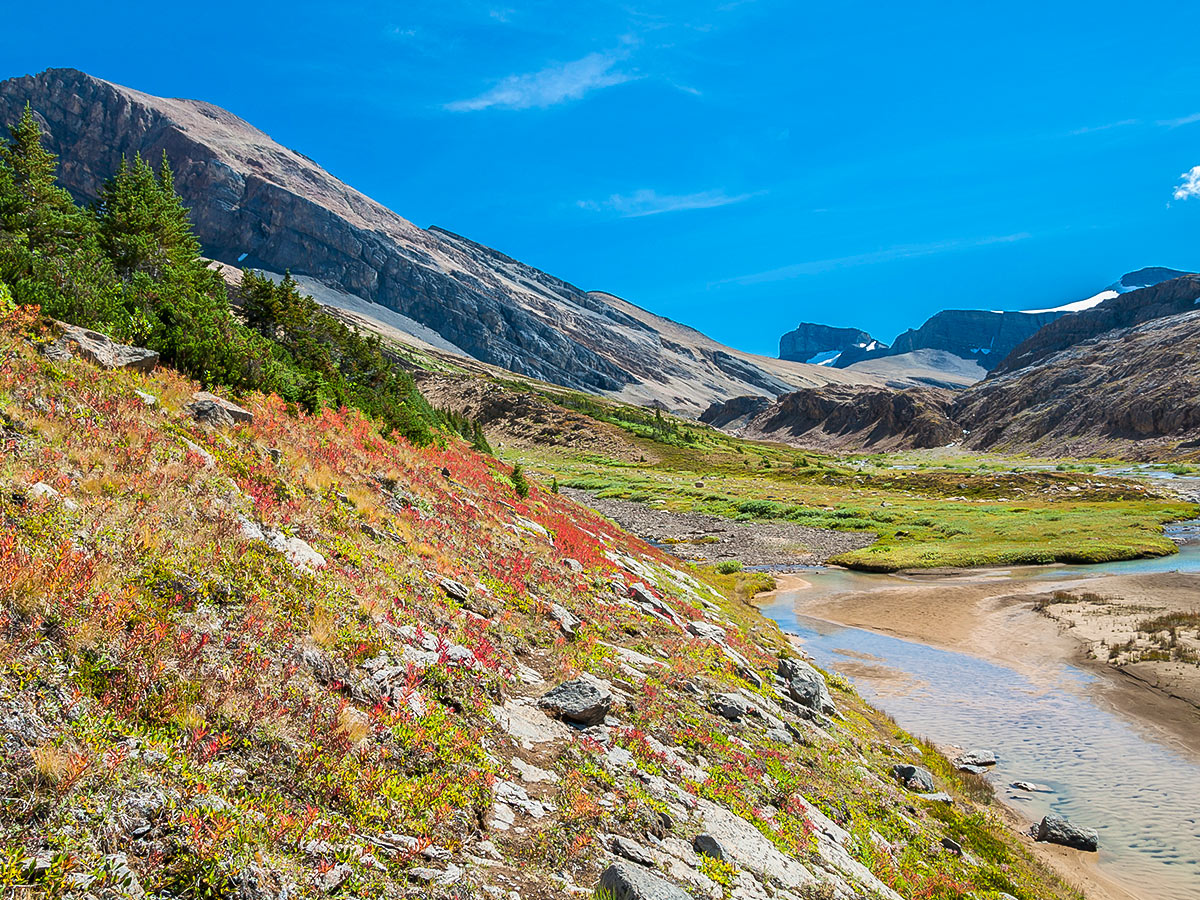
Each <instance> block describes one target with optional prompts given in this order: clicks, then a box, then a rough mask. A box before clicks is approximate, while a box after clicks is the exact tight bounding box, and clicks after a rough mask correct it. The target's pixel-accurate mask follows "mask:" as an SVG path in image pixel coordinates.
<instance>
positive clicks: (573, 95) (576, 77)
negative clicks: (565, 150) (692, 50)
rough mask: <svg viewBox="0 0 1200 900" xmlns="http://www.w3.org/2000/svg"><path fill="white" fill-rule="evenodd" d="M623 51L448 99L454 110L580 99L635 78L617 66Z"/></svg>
mask: <svg viewBox="0 0 1200 900" xmlns="http://www.w3.org/2000/svg"><path fill="white" fill-rule="evenodd" d="M621 59H622V56H621V55H618V54H609V53H589V54H588V55H587V56H585V57H583V58H582V59H577V60H574V61H573V62H568V63H563V64H562V65H557V66H549V67H547V68H545V69H542V70H541V71H540V72H530V73H527V74H524V75H509V76H508V77H507V78H505V79H504V80H503V81H501V82H500V83H499V84H497V85H496V86H495V87H494V88H492V89H491V90H488V91H484V92H483V93H482V94H480V95H479V96H478V97H471V98H469V99H467V100H455V101H454V102H453V103H447V104H446V109H448V110H451V111H452V112H474V111H476V110H481V109H491V108H493V107H496V108H499V109H542V108H545V107H547V106H556V105H557V104H559V103H566V102H567V101H568V100H578V99H580V98H581V97H583V96H584V95H585V94H588V93H590V92H591V91H595V90H599V89H600V88H606V87H612V86H613V85H617V84H624V83H625V82H627V81H632V80H633V79H634V78H635V77H637V76H635V75H631V74H629V73H628V72H622V71H619V70H617V69H616V68H615V67H616V65H617V63H618V62H620V61H621Z"/></svg>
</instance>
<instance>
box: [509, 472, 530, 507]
mask: <svg viewBox="0 0 1200 900" xmlns="http://www.w3.org/2000/svg"><path fill="white" fill-rule="evenodd" d="M508 479H509V481H511V482H512V486H513V490H515V491H516V492H517V496H518V497H520V498H521V499H522V500H524V499H525V498H526V497H528V496H529V479H527V478H526V477H525V470H524V469H522V468H521V464H520V463H517V464H516V465H515V466H513V469H512V472H511V473H509V476H508Z"/></svg>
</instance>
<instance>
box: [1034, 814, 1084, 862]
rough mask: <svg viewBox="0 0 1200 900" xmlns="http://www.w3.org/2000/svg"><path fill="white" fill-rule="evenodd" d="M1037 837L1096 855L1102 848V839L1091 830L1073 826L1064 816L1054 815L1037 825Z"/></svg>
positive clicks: (1050, 842) (1040, 839)
mask: <svg viewBox="0 0 1200 900" xmlns="http://www.w3.org/2000/svg"><path fill="white" fill-rule="evenodd" d="M1035 837H1036V838H1037V839H1038V840H1039V841H1044V842H1045V843H1049V844H1061V845H1062V846H1064V847H1073V848H1075V849H1076V850H1086V851H1088V852H1091V853H1094V852H1096V850H1097V849H1099V847H1100V837H1099V835H1097V834H1096V832H1095V831H1093V830H1092V829H1090V828H1081V827H1080V826H1078V825H1072V824H1071V823H1070V822H1068V821H1067V820H1066V819H1064V818H1063V817H1062V816H1056V815H1054V814H1053V813H1051V814H1050V815H1048V816H1046V817H1045V818H1044V819H1042V821H1041V822H1039V823H1038V825H1037V830H1036V833H1035Z"/></svg>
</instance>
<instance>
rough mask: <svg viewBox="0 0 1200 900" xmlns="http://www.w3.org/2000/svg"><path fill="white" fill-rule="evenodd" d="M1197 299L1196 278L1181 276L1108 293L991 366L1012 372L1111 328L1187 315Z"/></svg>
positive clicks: (997, 370) (1199, 287)
mask: <svg viewBox="0 0 1200 900" xmlns="http://www.w3.org/2000/svg"><path fill="white" fill-rule="evenodd" d="M1142 271H1149V270H1145V269H1143V270H1142ZM1153 271H1158V272H1171V271H1172V270H1170V269H1158V270H1153ZM1126 277H1127V278H1128V277H1129V276H1126ZM1197 297H1200V275H1186V274H1185V275H1183V276H1182V277H1175V278H1172V279H1171V280H1169V281H1163V282H1159V283H1156V284H1154V285H1151V286H1149V287H1142V288H1135V289H1130V290H1127V291H1125V292H1117V291H1116V290H1112V291H1111V292H1110V295H1109V296H1108V297H1106V298H1104V299H1103V300H1102V301H1100V302H1099V303H1097V304H1095V305H1093V306H1092V307H1091V308H1089V309H1084V310H1080V311H1079V312H1076V313H1075V314H1074V315H1071V316H1064V317H1062V318H1060V319H1058V320H1056V321H1054V322H1051V323H1049V324H1047V325H1046V327H1045V328H1042V329H1040V330H1039V331H1037V332H1036V333H1035V334H1033V335H1030V337H1029V338H1027V339H1026V340H1024V341H1022V342H1021V343H1020V344H1019V345H1018V346H1016V347H1014V348H1013V350H1012V352H1011V353H1010V354H1009V355H1008V356H1007V357H1006V358H1005V359H1004V360H1002V361H1001V362H1000V364H999V365H998V366H996V367H995V373H996V374H1004V373H1007V372H1015V371H1016V370H1018V369H1021V368H1025V367H1026V366H1030V365H1033V364H1035V363H1037V362H1039V361H1041V360H1043V359H1045V358H1047V357H1049V356H1051V355H1053V354H1055V353H1058V352H1059V351H1062V350H1065V349H1067V348H1068V347H1070V346H1071V345H1073V344H1077V343H1079V342H1081V341H1087V340H1091V339H1092V338H1095V337H1098V336H1099V335H1101V334H1104V333H1105V332H1108V331H1113V330H1114V329H1119V328H1130V327H1133V326H1135V325H1139V324H1141V323H1142V322H1148V321H1150V320H1152V319H1157V318H1161V317H1162V316H1168V315H1174V314H1177V313H1182V312H1188V311H1189V310H1191V309H1194V308H1195V305H1194V304H1195V300H1196V298H1197ZM1193 366H1194V363H1193Z"/></svg>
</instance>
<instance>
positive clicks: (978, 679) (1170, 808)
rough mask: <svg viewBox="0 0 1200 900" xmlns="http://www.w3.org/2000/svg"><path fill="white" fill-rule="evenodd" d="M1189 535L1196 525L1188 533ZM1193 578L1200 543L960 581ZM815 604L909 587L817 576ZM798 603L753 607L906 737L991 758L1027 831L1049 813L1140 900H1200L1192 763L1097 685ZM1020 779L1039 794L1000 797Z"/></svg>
mask: <svg viewBox="0 0 1200 900" xmlns="http://www.w3.org/2000/svg"><path fill="white" fill-rule="evenodd" d="M1192 524H1195V523H1192ZM1173 569H1178V570H1180V571H1188V572H1200V542H1194V543H1188V544H1185V545H1183V547H1182V548H1181V553H1180V554H1179V555H1177V556H1172V557H1169V558H1167V559H1164V560H1135V561H1131V562H1128V563H1110V564H1105V565H1102V566H1049V567H1047V566H1037V567H1021V568H1016V569H1010V570H1006V571H990V572H987V573H971V574H969V575H965V576H963V577H966V578H972V579H976V580H978V579H987V580H1001V579H1012V580H1018V581H1020V580H1025V579H1030V578H1033V577H1036V578H1037V579H1038V580H1053V579H1068V578H1086V577H1089V576H1091V575H1099V574H1116V573H1123V574H1124V573H1131V572H1159V571H1171V570H1173ZM805 578H806V580H809V581H810V582H811V583H812V584H813V588H812V589H810V590H805V591H803V592H802V593H803V596H804V599H805V600H806V601H807V600H808V599H809V598H811V597H813V596H814V591H815V592H816V593H817V594H818V595H822V594H824V595H828V594H838V593H843V592H846V591H855V592H859V591H870V590H876V589H880V588H882V587H891V586H894V585H895V584H896V583H897V581H898V580H899V581H903V582H906V583H912V582H914V581H922V580H924V579H922V578H921V577H920V576H903V577H902V576H895V575H875V574H869V573H860V572H849V571H846V570H838V569H824V570H820V571H819V572H814V573H811V574H806V575H805ZM797 597H798V594H795V593H791V594H789V593H783V594H779V595H777V596H776V599H775V601H774V602H773V603H772V604H771V605H770V606H765V607H763V609H762V611H763V613H764V614H766V615H768V616H770V617H771V618H772V619H774V620H775V621H776V622H778V623H779V625H780V626H781V627H782V628H783V629H784V630H785V631H788V632H790V633H792V634H796V635H798V636H799V637H801V638H802V639H803V642H804V647H805V649H806V650H807V651H808V652H809V653H810V654H811V655H812V656H813V658H814V659H815V660H816V661H817V663H818V664H819V665H821V666H822V667H825V668H827V669H833V670H840V671H843V672H844V673H846V674H848V675H849V676H850V677H851V678H852V679H853V681H854V683H855V686H856V687H857V688H858V689H859V691H860V692H861V693H862V695H863V696H864V697H865V698H866V699H867V700H868V701H870V702H871V703H872V704H874V705H875V706H877V707H879V708H881V709H883V710H885V711H886V712H888V713H890V714H891V715H892V716H894V717H895V718H896V720H897V721H898V722H899V723H900V724H901V725H902V726H904V727H905V728H906V729H908V730H909V731H912V732H914V733H917V734H920V735H925V736H928V737H929V738H931V739H932V740H934V741H935V742H938V743H953V744H957V745H960V746H976V747H983V748H987V749H994V750H995V751H996V752H997V754H998V755H999V757H1000V764H999V765H998V766H997V768H996V770H995V771H994V774H993V775H992V776H991V778H992V780H993V782H994V783H995V784H996V786H997V789H998V794H999V795H1000V796H1001V797H1002V798H1003V799H1004V800H1005V801H1006V802H1008V803H1009V804H1010V805H1012V806H1014V807H1016V808H1018V809H1019V810H1020V811H1021V812H1022V813H1023V814H1024V815H1025V816H1026V817H1027V818H1028V819H1029V820H1030V821H1035V820H1037V819H1039V818H1041V816H1042V815H1044V814H1045V813H1047V812H1049V811H1054V812H1057V813H1059V814H1061V815H1064V816H1066V817H1067V818H1070V819H1072V820H1074V821H1077V822H1079V823H1080V824H1084V825H1087V826H1089V827H1093V828H1095V829H1096V830H1097V832H1099V835H1100V847H1101V849H1100V854H1099V862H1100V865H1101V867H1102V868H1104V869H1105V870H1106V871H1107V872H1108V873H1109V874H1110V875H1112V876H1113V877H1116V878H1118V879H1119V880H1121V881H1123V882H1126V883H1127V884H1130V885H1134V886H1135V887H1134V888H1133V890H1134V891H1135V892H1136V891H1138V890H1143V891H1144V896H1145V897H1146V898H1147V900H1196V898H1200V762H1198V761H1197V760H1196V759H1194V758H1191V757H1188V756H1185V755H1184V754H1183V753H1181V752H1179V751H1177V750H1175V749H1174V748H1172V747H1169V746H1166V745H1164V744H1161V743H1158V742H1157V741H1156V740H1155V739H1154V738H1152V737H1151V736H1149V735H1148V734H1147V733H1146V732H1145V731H1143V730H1141V729H1139V728H1138V727H1136V726H1135V725H1134V724H1133V723H1131V722H1130V721H1128V720H1127V719H1125V718H1123V717H1122V716H1121V715H1119V714H1118V713H1116V712H1114V711H1111V710H1109V709H1108V708H1106V707H1105V706H1103V705H1101V704H1100V703H1099V702H1098V701H1097V699H1096V693H1097V692H1096V691H1095V690H1094V688H1095V686H1096V683H1097V680H1098V676H1096V675H1093V674H1091V673H1089V672H1087V671H1084V670H1083V669H1080V668H1078V667H1076V666H1072V665H1070V664H1067V663H1060V664H1055V663H1053V662H1046V661H1041V662H1042V665H1041V667H1040V668H1039V670H1038V672H1037V676H1036V680H1035V679H1034V678H1031V677H1029V676H1027V675H1025V674H1022V673H1020V672H1018V671H1016V670H1014V669H1011V668H1008V667H1006V666H1003V665H999V664H997V663H993V662H989V661H986V660H982V659H979V658H977V657H974V656H970V655H967V654H964V653H956V652H953V651H948V650H940V649H936V648H933V647H929V646H927V645H925V644H920V643H916V642H913V641H907V640H902V639H900V638H895V637H890V636H887V635H883V634H877V633H875V632H872V631H867V630H865V629H861V628H845V627H842V626H838V625H833V624H831V623H829V622H825V621H822V620H819V619H812V618H809V617H807V616H803V615H800V614H797V612H796V610H795V601H796V599H797ZM1013 781H1030V782H1034V783H1037V784H1041V785H1044V786H1046V787H1048V788H1049V789H1050V791H1049V792H1048V793H1026V792H1022V791H1016V790H1013V789H1010V788H1008V787H1007V785H1008V784H1009V783H1010V782H1013Z"/></svg>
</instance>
